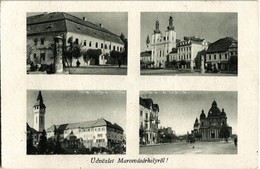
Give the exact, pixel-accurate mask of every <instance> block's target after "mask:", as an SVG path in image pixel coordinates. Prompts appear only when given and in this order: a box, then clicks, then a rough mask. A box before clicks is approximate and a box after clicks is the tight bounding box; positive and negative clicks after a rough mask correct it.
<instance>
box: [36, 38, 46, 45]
mask: <svg viewBox="0 0 260 169" xmlns="http://www.w3.org/2000/svg"><path fill="white" fill-rule="evenodd" d="M39 40H40V44H41V45H44V38H40V39H39ZM33 41H34V45H35V46H36V45H38V38H34V40H33Z"/></svg>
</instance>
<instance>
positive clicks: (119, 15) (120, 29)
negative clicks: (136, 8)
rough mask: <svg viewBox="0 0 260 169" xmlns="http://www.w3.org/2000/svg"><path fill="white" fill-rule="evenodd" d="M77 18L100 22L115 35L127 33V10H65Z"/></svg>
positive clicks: (30, 14)
mask: <svg viewBox="0 0 260 169" xmlns="http://www.w3.org/2000/svg"><path fill="white" fill-rule="evenodd" d="M67 13H69V14H71V15H74V16H76V17H79V18H81V19H82V18H83V17H86V19H87V20H88V21H90V22H92V23H95V24H100V23H102V24H103V26H104V28H106V29H108V30H110V31H111V32H113V33H115V34H116V35H119V36H120V35H121V33H123V34H124V35H125V37H127V35H128V31H127V29H128V17H127V12H67ZM39 14H43V13H42V12H41V13H40V12H38V13H36V12H33V13H32V12H30V13H27V17H29V16H33V15H39Z"/></svg>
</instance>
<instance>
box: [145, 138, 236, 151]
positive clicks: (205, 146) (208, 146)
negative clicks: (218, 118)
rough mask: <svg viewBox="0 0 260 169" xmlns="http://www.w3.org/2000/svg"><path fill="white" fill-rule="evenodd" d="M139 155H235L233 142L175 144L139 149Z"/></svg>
mask: <svg viewBox="0 0 260 169" xmlns="http://www.w3.org/2000/svg"><path fill="white" fill-rule="evenodd" d="M140 154H237V147H236V146H235V145H234V143H233V142H228V143H226V142H195V143H187V142H185V141H184V142H176V143H168V144H161V145H154V146H144V147H140Z"/></svg>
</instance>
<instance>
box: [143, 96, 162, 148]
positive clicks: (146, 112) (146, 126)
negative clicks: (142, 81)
mask: <svg viewBox="0 0 260 169" xmlns="http://www.w3.org/2000/svg"><path fill="white" fill-rule="evenodd" d="M139 106H140V117H139V123H140V128H139V129H140V130H139V137H140V144H155V143H157V142H158V140H157V139H158V125H159V123H160V120H159V105H158V104H154V103H153V100H152V99H150V98H141V97H140V99H139Z"/></svg>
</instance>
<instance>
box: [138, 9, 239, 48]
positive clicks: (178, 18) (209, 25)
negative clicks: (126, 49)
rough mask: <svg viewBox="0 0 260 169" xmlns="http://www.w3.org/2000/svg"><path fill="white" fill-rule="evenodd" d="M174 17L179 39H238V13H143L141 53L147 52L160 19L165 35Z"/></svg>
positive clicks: (210, 40) (161, 28)
mask: <svg viewBox="0 0 260 169" xmlns="http://www.w3.org/2000/svg"><path fill="white" fill-rule="evenodd" d="M170 15H172V17H173V25H174V27H175V31H176V34H177V35H176V36H177V39H183V36H193V35H194V36H197V37H200V38H204V39H206V40H207V41H209V42H214V41H217V40H218V39H220V38H224V37H233V38H235V39H237V13H220V12H219V13H211V12H142V13H141V51H145V48H146V38H147V35H149V36H150V40H151V35H152V33H153V31H154V29H155V21H156V19H157V18H158V20H159V22H160V30H161V32H162V33H164V32H165V31H166V30H167V26H168V25H169V16H170Z"/></svg>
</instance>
